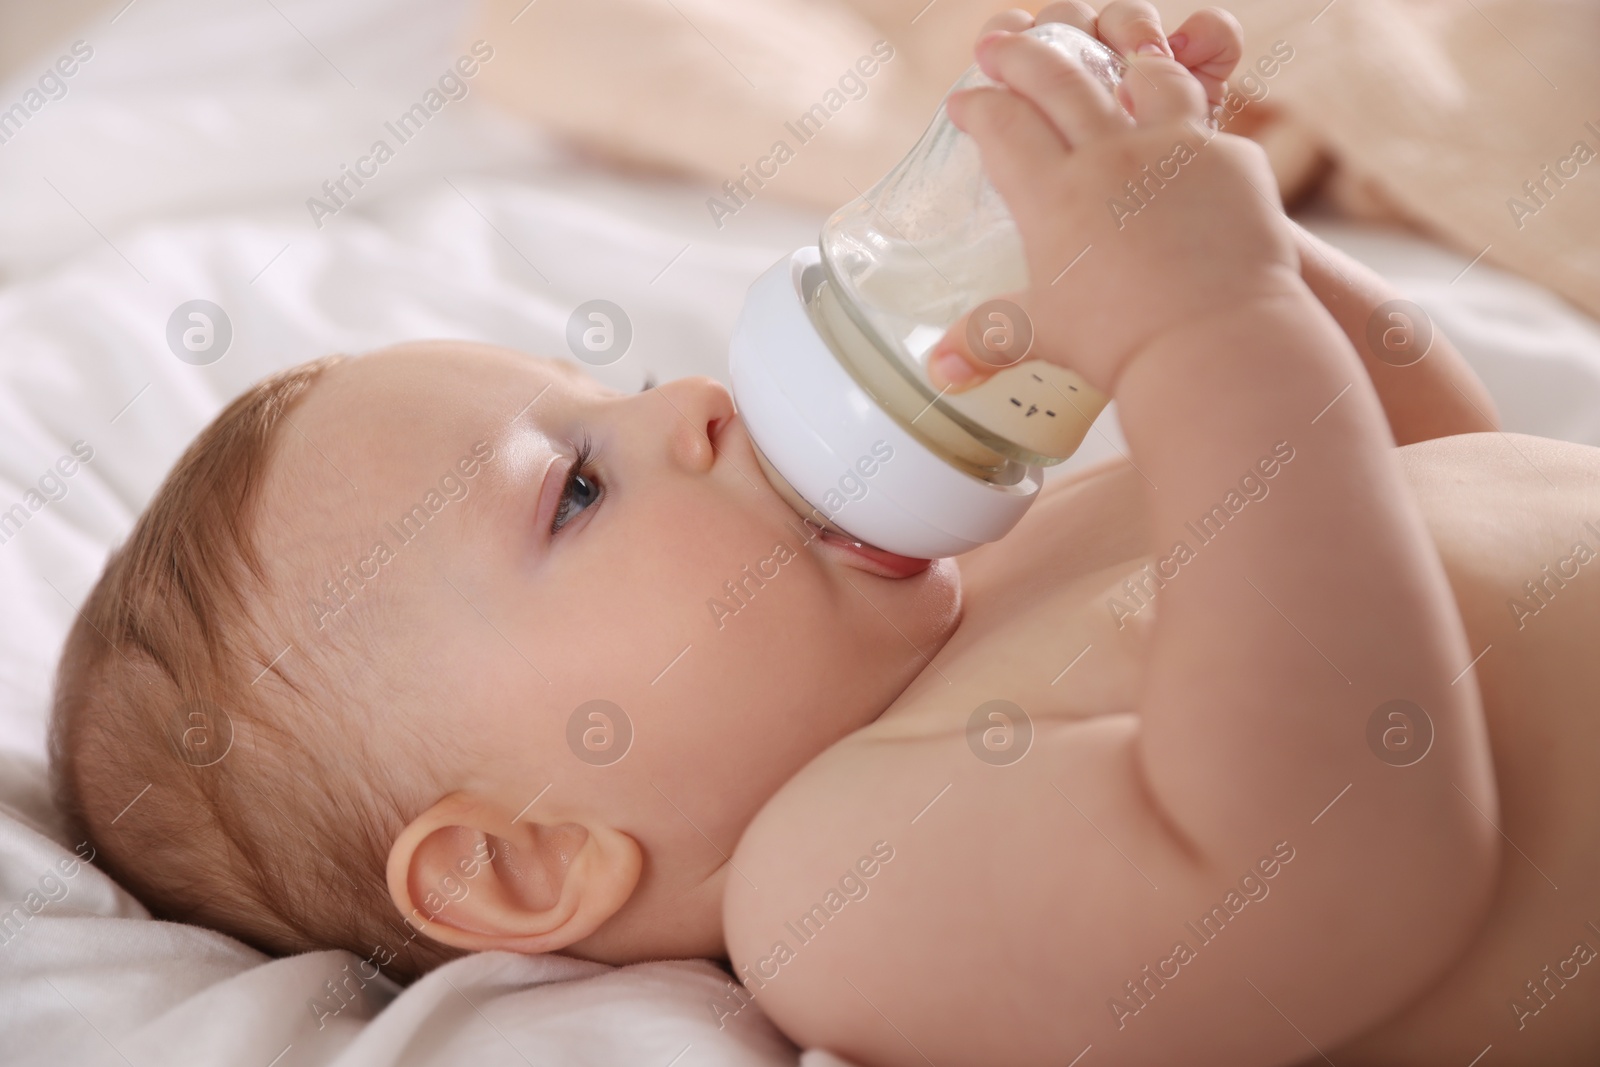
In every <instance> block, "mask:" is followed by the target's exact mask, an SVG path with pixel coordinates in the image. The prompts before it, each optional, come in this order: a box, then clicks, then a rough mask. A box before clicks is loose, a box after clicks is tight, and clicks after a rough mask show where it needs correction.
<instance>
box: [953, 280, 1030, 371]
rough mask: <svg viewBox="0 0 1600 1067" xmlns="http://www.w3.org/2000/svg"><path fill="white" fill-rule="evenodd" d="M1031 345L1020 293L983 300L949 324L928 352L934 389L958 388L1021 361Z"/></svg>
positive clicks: (1027, 317) (1028, 326) (1028, 318)
mask: <svg viewBox="0 0 1600 1067" xmlns="http://www.w3.org/2000/svg"><path fill="white" fill-rule="evenodd" d="M1032 348H1033V320H1032V319H1031V318H1030V317H1029V316H1028V313H1027V312H1026V311H1024V310H1023V307H1022V303H1021V294H1012V295H1010V296H1002V297H996V298H994V299H992V300H985V301H984V302H983V303H981V304H979V305H978V306H977V307H975V308H973V309H972V310H971V311H969V312H967V313H966V314H965V315H963V316H961V318H959V319H957V320H956V321H955V322H954V323H952V324H951V326H950V328H949V329H948V330H946V331H945V333H944V336H943V337H941V338H939V340H938V341H937V342H936V343H935V344H934V346H933V348H932V350H931V351H930V352H929V355H928V380H929V381H930V382H931V383H933V387H934V388H935V389H940V390H948V391H949V392H952V393H956V392H961V391H962V390H964V389H970V388H972V387H974V386H977V385H982V384H983V383H984V382H986V381H988V380H989V379H990V378H992V377H993V376H994V375H995V374H996V373H998V372H1000V371H1002V370H1004V369H1005V368H1007V367H1009V366H1011V365H1013V364H1015V363H1018V362H1021V361H1022V360H1023V359H1024V358H1026V357H1027V355H1028V353H1029V351H1030V350H1031V349H1032Z"/></svg>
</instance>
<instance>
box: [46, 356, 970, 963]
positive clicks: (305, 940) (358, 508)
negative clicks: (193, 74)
mask: <svg viewBox="0 0 1600 1067" xmlns="http://www.w3.org/2000/svg"><path fill="white" fill-rule="evenodd" d="M585 444H587V445H588V446H589V453H590V458H589V460H588V462H587V464H586V466H585V468H584V469H583V470H581V471H577V470H574V469H573V465H572V464H573V460H574V458H575V456H576V453H577V452H578V451H579V450H580V449H582V448H583V446H584V445H585ZM552 526H554V527H556V531H555V532H554V533H553V534H552V533H551V528H552ZM810 537H811V535H810V532H809V531H808V530H807V528H806V527H805V526H804V525H803V524H802V523H801V522H800V520H799V519H798V518H797V517H796V515H795V513H794V512H793V511H792V510H791V509H790V508H789V507H788V506H787V505H786V504H784V502H783V501H782V499H781V498H780V497H779V496H778V495H777V493H776V492H775V491H774V490H773V488H772V486H771V485H770V484H769V483H768V482H767V481H766V479H765V478H763V476H762V474H761V472H760V469H759V467H758V465H757V463H756V461H755V456H754V453H753V451H752V446H751V443H750V440H749V437H748V436H747V435H746V433H745V430H744V427H743V424H742V421H741V420H739V419H737V418H734V417H733V406H732V402H731V400H730V398H729V395H728V392H727V390H725V389H724V388H723V387H722V386H721V385H719V384H718V383H717V382H715V381H713V380H711V379H708V378H684V379H680V380H677V381H672V382H669V383H667V384H665V385H661V386H659V387H656V388H654V389H650V390H647V391H645V392H641V393H637V394H627V393H619V392H617V391H616V390H613V389H610V388H607V387H605V386H602V385H600V384H598V383H597V382H595V381H594V380H592V379H590V378H589V377H587V376H586V375H585V374H584V373H583V372H582V371H581V370H580V369H578V368H577V367H576V366H575V365H572V364H569V363H565V362H562V361H558V360H548V359H546V360H539V359H531V358H529V357H527V356H524V355H521V354H518V353H515V352H511V351H508V350H505V349H499V348H494V347H491V346H487V345H477V344H467V343H455V342H428V343H416V344H407V345H401V346H397V347H395V348H391V349H386V350H383V351H381V352H377V353H373V354H371V355H369V356H365V357H361V358H356V359H348V358H343V359H341V358H338V357H334V358H332V359H329V360H322V361H317V362H315V363H311V364H306V365H303V366H301V367H296V368H293V369H291V370H289V371H286V372H284V373H282V374H280V375H277V376H275V377H273V378H270V379H268V380H266V381H263V382H261V383H259V384H257V385H256V386H254V387H253V388H251V389H250V390H249V391H248V392H246V393H245V394H244V395H243V396H241V397H240V398H239V399H237V400H235V401H234V402H233V403H232V404H231V405H229V407H228V408H227V409H226V410H225V411H224V412H223V413H222V414H221V415H219V416H218V417H217V419H216V420H215V421H214V422H213V423H212V424H211V425H210V426H209V427H208V428H207V429H206V430H205V431H204V432H203V433H202V434H201V435H200V436H199V438H198V439H196V441H195V442H194V443H193V444H191V445H190V447H189V449H188V451H187V452H186V453H185V454H184V456H183V457H182V458H181V459H180V460H179V462H178V464H177V466H176V467H175V468H174V470H173V471H172V473H171V474H170V475H169V476H168V478H167V481H166V482H165V484H164V485H163V486H162V487H161V489H160V490H159V492H158V493H157V494H156V497H155V499H154V500H153V501H152V502H151V503H150V506H149V507H148V508H147V509H146V511H145V513H144V514H143V515H142V516H141V517H140V519H139V521H138V523H137V524H136V526H135V527H134V529H133V532H132V534H131V535H130V536H129V538H128V541H127V542H126V544H124V545H123V546H121V547H120V548H119V549H118V550H117V551H116V552H114V553H113V554H112V556H111V558H110V560H109V562H108V563H107V565H106V570H105V573H104V574H103V575H102V576H101V578H100V580H99V583H98V584H97V585H96V586H95V588H94V590H93V592H92V593H91V594H90V596H89V599H88V601H87V603H85V604H84V606H83V609H82V612H81V614H80V615H79V617H78V620H77V623H76V624H75V626H74V627H73V630H72V633H71V635H70V636H69V638H68V640H67V645H66V650H65V652H64V654H63V658H62V663H61V668H60V674H59V678H58V681H57V691H56V705H55V713H54V719H53V722H52V730H51V752H52V764H53V770H54V773H55V776H56V783H57V791H58V795H59V797H60V800H61V803H62V806H63V807H64V809H65V810H66V811H67V813H68V816H69V818H70V819H72V820H74V821H75V823H76V824H77V825H76V831H77V832H79V833H81V834H83V835H84V837H85V838H86V839H87V840H89V841H90V842H91V843H92V844H93V845H94V847H95V849H96V852H97V862H99V863H100V864H101V865H102V866H104V867H105V869H106V870H108V871H109V872H110V873H111V874H112V875H113V876H115V877H116V878H118V879H119V880H120V881H121V882H122V884H123V885H124V886H126V887H127V888H129V889H130V890H132V891H133V892H134V893H135V894H136V895H137V896H138V897H139V898H140V899H141V900H142V901H143V902H144V903H145V904H146V905H147V906H148V907H149V908H150V910H151V911H152V912H153V913H154V914H155V915H157V916H158V917H162V918H172V919H181V920H187V921H194V922H199V923H203V924H205V925H208V926H212V927H215V928H217V929H220V930H222V931H224V932H227V933H230V934H233V935H234V936H236V937H239V938H241V939H242V940H244V941H246V942H249V943H251V944H254V945H256V946H258V947H260V948H262V949H265V950H267V951H269V952H274V953H288V952H295V951H304V950H309V949H321V948H345V949H349V950H351V951H353V952H355V953H357V954H358V955H360V956H362V957H364V958H368V959H371V960H372V961H373V963H374V964H375V965H377V966H381V967H384V968H385V969H386V970H387V971H388V972H389V973H390V974H391V975H393V976H395V977H397V978H400V979H402V980H405V979H408V978H410V977H414V976H416V975H418V974H420V973H422V972H423V971H425V970H427V969H428V968H429V967H431V966H432V965H434V964H435V963H437V962H439V961H441V960H443V959H448V958H450V957H452V956H455V955H459V954H460V953H461V952H463V951H471V950H478V949H493V948H499V949H509V950H513V951H520V952H530V953H531V952H549V951H562V952H566V953H568V954H572V955H578V956H583V957H586V958H589V959H596V960H602V961H605V962H611V963H622V962H629V961H632V960H637V959H647V958H653V957H670V956H695V955H718V954H720V952H721V950H722V940H721V921H720V919H721V900H722V886H723V883H724V880H725V879H726V878H727V877H728V876H729V865H728V857H729V855H730V854H731V853H732V851H733V848H734V845H735V843H736V842H737V840H738V838H739V835H740V833H741V832H742V831H743V829H744V828H745V826H746V825H747V824H748V823H749V821H750V820H751V819H752V818H753V817H754V815H755V813H756V812H757V810H759V808H760V807H761V805H762V804H763V803H764V802H765V801H766V800H767V799H768V798H769V797H770V796H772V795H773V794H774V793H775V792H776V791H777V790H778V789H779V788H780V787H781V786H782V785H783V783H784V782H785V781H786V780H787V779H788V778H790V777H791V776H792V775H793V774H794V773H795V772H796V771H797V770H799V769H800V767H802V766H803V765H804V764H805V763H806V762H807V761H809V760H810V759H811V758H812V757H813V756H815V755H816V754H817V753H819V752H820V751H822V750H823V749H824V748H826V747H827V746H828V745H829V744H831V743H832V742H834V741H835V740H837V739H839V738H840V737H843V736H844V735H845V734H847V733H849V732H851V731H852V730H854V729H856V728H858V727H860V726H862V725H864V724H865V723H867V722H869V721H871V720H872V719H874V718H876V717H877V716H878V715H879V714H880V713H881V712H882V711H883V709H884V708H885V707H887V706H888V705H889V704H890V703H891V702H892V701H893V700H894V698H895V697H896V696H897V695H898V694H899V693H900V692H901V691H902V690H903V689H904V688H905V687H906V685H907V684H908V683H909V682H910V681H911V679H912V678H914V677H915V676H916V675H917V673H918V672H919V671H920V670H921V669H922V668H923V667H924V666H925V664H926V662H927V658H928V657H931V656H932V655H933V653H934V652H935V651H937V649H938V648H939V647H940V645H942V643H943V642H944V641H945V639H946V638H947V637H948V636H949V634H950V633H951V631H952V630H953V629H954V627H955V624H956V621H957V617H958V614H959V586H958V579H957V575H956V570H955V566H954V563H953V562H952V561H949V560H941V561H935V562H934V563H933V564H932V565H931V566H930V567H929V568H928V569H927V570H926V571H924V572H922V573H921V574H917V575H914V576H912V577H909V578H893V577H888V576H887V575H885V574H882V573H873V570H872V567H873V565H872V564H871V563H869V562H868V561H866V560H865V559H864V558H862V557H860V556H858V555H856V554H854V553H851V552H849V551H848V550H844V549H841V548H839V547H838V546H835V545H830V544H826V543H823V542H821V541H816V540H809V541H808V539H809V538H810ZM736 876H737V875H735V877H736ZM417 931H420V933H418V932H417Z"/></svg>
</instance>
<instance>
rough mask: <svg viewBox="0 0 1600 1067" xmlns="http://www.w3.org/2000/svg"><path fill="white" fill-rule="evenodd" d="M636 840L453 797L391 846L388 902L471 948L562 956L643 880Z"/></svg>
mask: <svg viewBox="0 0 1600 1067" xmlns="http://www.w3.org/2000/svg"><path fill="white" fill-rule="evenodd" d="M640 866H641V855H640V850H639V845H638V842H636V841H635V840H634V839H633V838H632V837H630V836H628V835H627V834H625V833H623V832H621V831H620V830H614V829H612V828H611V827H609V826H602V825H594V826H586V825H584V824H583V823H581V822H575V821H573V822H561V821H554V820H552V821H550V822H545V823H537V822H531V821H528V820H526V819H523V820H518V819H516V818H515V817H514V816H513V814H512V813H511V812H509V811H507V810H505V809H503V808H502V807H501V806H500V805H498V804H496V803H494V802H492V801H487V800H484V799H482V798H479V797H475V796H473V795H471V794H468V793H451V794H450V795H448V796H446V797H444V798H443V799H441V800H439V801H438V802H437V803H435V804H434V805H433V806H432V807H431V808H429V809H428V810H427V811H425V812H423V813H422V814H421V815H418V816H417V817H416V818H415V819H413V820H412V821H411V823H410V824H409V825H408V826H406V828H405V829H404V830H402V831H401V832H400V835H399V837H397V838H396V839H395V842H394V845H393V846H392V847H391V848H390V849H389V864H388V883H389V896H390V899H391V900H393V901H394V905H395V907H396V908H398V909H399V911H400V914H401V915H402V916H403V917H404V918H405V919H406V921H407V922H409V923H411V925H412V926H414V927H415V928H417V929H418V930H420V931H421V932H423V933H425V934H427V935H428V936H429V937H431V938H433V939H434V940H435V941H439V942H442V943H444V944H447V945H451V946H454V947H456V948H463V949H468V950H470V951H481V950H485V949H505V950H507V951H510V952H526V953H536V952H556V951H559V950H561V949H563V948H566V947H567V946H568V945H571V944H574V943H575V942H578V941H581V940H583V939H584V938H586V937H588V936H589V935H590V934H592V933H594V932H595V931H596V930H597V929H599V928H600V926H601V924H603V923H604V922H605V921H606V920H607V919H609V918H611V916H612V915H614V914H616V912H617V910H618V909H620V908H621V907H622V905H623V904H624V903H626V902H627V900H628V898H629V897H630V896H631V895H632V894H633V889H634V886H635V885H636V884H638V881H639V871H640Z"/></svg>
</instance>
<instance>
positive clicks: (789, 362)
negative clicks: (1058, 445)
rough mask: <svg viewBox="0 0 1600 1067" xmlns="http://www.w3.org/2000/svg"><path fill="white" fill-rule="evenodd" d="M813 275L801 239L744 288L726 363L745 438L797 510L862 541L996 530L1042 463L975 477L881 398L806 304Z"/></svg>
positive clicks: (1012, 519) (813, 263) (934, 538)
mask: <svg viewBox="0 0 1600 1067" xmlns="http://www.w3.org/2000/svg"><path fill="white" fill-rule="evenodd" d="M824 276H825V275H824V271H823V267H822V261H821V253H820V251H819V249H818V248H817V247H815V246H807V247H805V248H800V249H798V250H796V251H795V252H794V253H792V254H791V255H788V256H785V257H784V258H783V259H780V260H779V261H778V262H777V263H775V264H773V266H772V267H770V268H769V269H768V270H767V271H766V272H765V273H764V274H762V275H761V276H760V277H759V278H757V279H756V280H755V282H753V283H752V284H751V286H750V291H749V293H748V295H747V296H746V298H745V302H744V307H743V309H742V310H741V312H740V314H739V319H738V322H737V324H736V325H735V327H734V331H733V339H732V341H731V342H730V344H729V352H728V356H729V358H728V370H729V376H730V379H731V381H732V385H733V399H734V405H735V406H736V407H737V408H738V410H739V413H740V415H741V416H742V417H743V419H744V421H745V426H746V428H747V429H748V430H749V433H750V437H751V439H752V440H753V441H754V442H755V444H756V447H757V448H758V449H760V451H761V452H762V454H763V455H764V456H765V458H766V460H767V461H768V462H769V463H770V464H771V465H772V466H773V467H774V468H775V469H776V470H777V471H778V472H779V473H780V474H781V475H782V476H783V478H784V479H785V480H787V481H788V483H789V485H790V486H792V487H793V489H794V491H795V492H797V493H798V494H799V495H801V496H802V497H804V498H805V500H806V501H808V502H809V503H810V504H812V505H813V506H814V507H815V508H816V509H817V513H818V514H815V515H810V516H804V517H807V518H812V519H813V521H818V522H823V521H825V522H826V523H828V524H831V525H833V526H835V527H837V528H839V529H841V530H843V531H845V532H846V533H848V534H849V535H850V536H852V537H855V538H857V539H859V540H861V541H863V542H865V543H867V544H869V545H875V546H877V547H879V548H882V549H885V550H887V551H889V552H895V553H899V554H901V555H905V556H915V557H918V558H923V559H937V558H942V557H946V556H954V555H959V554H960V553H962V552H966V551H968V550H969V549H973V548H976V547H978V546H979V545H981V544H986V543H988V542H990V541H998V540H999V539H1000V538H1001V537H1003V536H1005V534H1006V533H1007V532H1009V531H1010V530H1011V528H1012V527H1013V526H1015V525H1016V524H1017V522H1018V521H1019V520H1020V519H1021V518H1022V516H1023V515H1024V514H1025V513H1026V512H1027V510H1028V508H1029V506H1030V505H1031V504H1032V503H1033V500H1034V498H1035V497H1036V496H1037V495H1038V492H1039V489H1040V487H1041V486H1042V484H1043V480H1044V471H1043V468H1042V467H1038V466H1027V465H1024V464H1022V463H1018V462H1016V461H1011V460H1007V461H1005V462H1004V464H1003V465H1002V466H1001V467H999V468H997V470H996V471H995V472H994V473H992V474H991V477H989V478H984V477H979V476H977V475H975V474H972V473H970V472H968V471H966V470H963V469H961V468H960V467H958V466H956V465H953V464H952V463H951V462H950V461H948V460H947V459H945V458H944V457H942V456H941V455H940V454H939V453H938V452H936V451H934V450H933V449H932V448H930V447H929V446H928V445H927V444H926V443H924V442H923V441H922V440H921V439H920V438H919V437H918V436H917V434H916V433H915V432H914V431H913V430H911V429H909V428H908V427H907V426H906V425H905V424H903V423H902V421H901V420H900V419H899V418H897V417H896V416H895V415H893V414H891V413H890V412H889V411H887V410H885V409H884V407H883V406H882V405H881V404H880V403H879V402H878V400H877V398H875V396H874V395H873V394H872V393H870V392H869V391H868V390H867V389H866V388H865V387H863V386H862V385H861V384H860V383H859V382H858V381H857V380H856V379H855V377H854V376H852V375H851V373H850V372H849V371H848V370H847V369H846V368H845V366H844V365H842V364H841V363H840V360H839V358H838V357H837V356H836V355H835V354H834V352H833V350H832V349H830V348H829V347H828V344H827V342H826V341H825V340H824V339H823V337H822V336H821V334H819V333H818V331H817V328H816V326H815V325H814V324H813V322H812V320H811V316H810V315H809V314H808V313H807V310H806V305H807V303H808V302H809V300H810V297H811V295H812V293H813V292H814V290H815V288H816V286H817V285H818V284H820V283H821V282H822V281H823V279H824ZM915 417H916V414H915V413H913V414H912V416H911V417H910V418H909V419H907V420H906V421H907V422H910V421H911V420H912V419H914V418H915Z"/></svg>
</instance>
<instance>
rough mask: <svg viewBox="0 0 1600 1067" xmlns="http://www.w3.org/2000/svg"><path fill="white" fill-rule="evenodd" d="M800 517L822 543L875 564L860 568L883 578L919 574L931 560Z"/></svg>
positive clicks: (926, 567)
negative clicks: (909, 554)
mask: <svg viewBox="0 0 1600 1067" xmlns="http://www.w3.org/2000/svg"><path fill="white" fill-rule="evenodd" d="M801 519H802V521H803V522H804V523H805V524H806V527H807V528H808V529H810V530H812V531H814V532H815V533H816V534H818V535H819V536H818V539H819V540H820V541H821V542H822V543H823V544H825V545H835V546H837V547H838V548H840V549H841V550H843V551H844V552H849V553H852V554H854V555H857V556H860V557H861V558H862V559H864V560H866V561H867V562H869V563H873V564H876V566H875V567H867V568H862V569H864V570H870V571H871V572H872V573H873V574H881V575H883V576H884V577H885V578H909V577H911V576H912V575H913V574H921V573H922V572H923V571H925V570H927V569H928V566H929V565H930V564H931V563H932V562H933V561H932V560H929V559H918V558H916V557H915V556H902V555H899V554H898V553H895V552H889V551H886V550H884V549H881V548H878V547H877V546H875V545H869V544H867V543H865V542H863V541H857V540H856V539H855V538H853V537H850V536H849V535H848V534H844V533H838V532H835V531H834V530H829V529H825V528H823V527H821V526H818V525H817V524H816V523H815V522H813V521H812V520H810V519H808V518H805V517H804V516H801Z"/></svg>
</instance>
